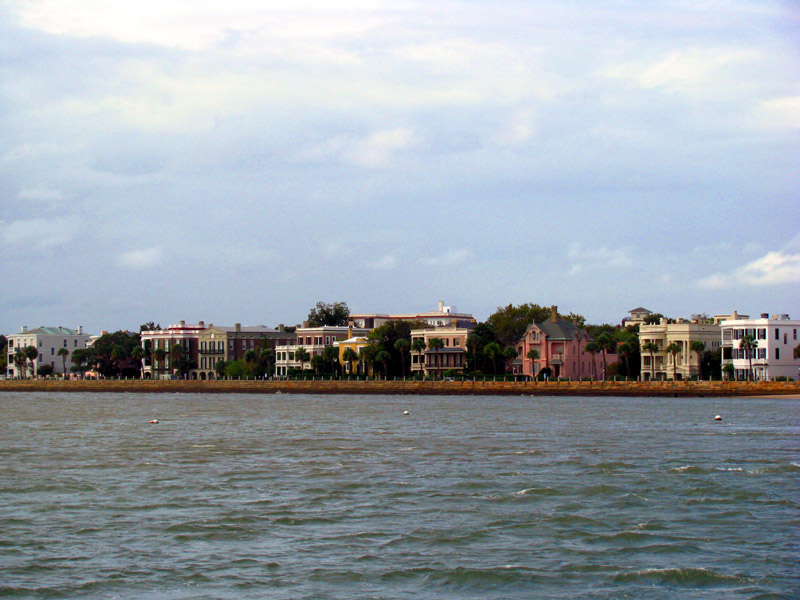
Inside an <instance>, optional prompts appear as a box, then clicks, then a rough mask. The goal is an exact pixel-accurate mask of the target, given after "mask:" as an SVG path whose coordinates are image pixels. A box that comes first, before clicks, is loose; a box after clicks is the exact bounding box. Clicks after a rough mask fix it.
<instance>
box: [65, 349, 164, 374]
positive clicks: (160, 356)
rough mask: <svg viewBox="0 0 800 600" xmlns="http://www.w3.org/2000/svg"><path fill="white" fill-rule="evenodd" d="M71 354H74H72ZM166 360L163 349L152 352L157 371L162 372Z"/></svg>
mask: <svg viewBox="0 0 800 600" xmlns="http://www.w3.org/2000/svg"><path fill="white" fill-rule="evenodd" d="M73 354H75V353H74V352H73ZM166 358H167V351H166V350H164V349H163V348H156V349H155V350H153V360H154V361H156V362H157V363H158V370H159V371H163V370H164V360H165V359H166Z"/></svg>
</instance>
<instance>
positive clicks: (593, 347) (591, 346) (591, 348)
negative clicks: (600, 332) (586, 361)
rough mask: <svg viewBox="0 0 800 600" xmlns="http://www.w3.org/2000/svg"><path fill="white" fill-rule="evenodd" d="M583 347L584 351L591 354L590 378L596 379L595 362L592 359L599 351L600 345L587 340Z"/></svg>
mask: <svg viewBox="0 0 800 600" xmlns="http://www.w3.org/2000/svg"><path fill="white" fill-rule="evenodd" d="M583 349H584V351H585V352H588V353H589V354H591V355H592V379H597V363H596V361H595V360H594V357H595V355H596V354H597V353H598V352H600V346H598V345H597V342H588V343H587V344H586V345H585V346H584V347H583Z"/></svg>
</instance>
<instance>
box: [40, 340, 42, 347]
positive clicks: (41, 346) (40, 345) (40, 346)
mask: <svg viewBox="0 0 800 600" xmlns="http://www.w3.org/2000/svg"><path fill="white" fill-rule="evenodd" d="M41 347H42V340H39V348H41Z"/></svg>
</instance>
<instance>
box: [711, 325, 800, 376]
mask: <svg viewBox="0 0 800 600" xmlns="http://www.w3.org/2000/svg"><path fill="white" fill-rule="evenodd" d="M720 329H721V330H722V365H723V367H724V366H725V365H726V364H732V365H733V369H734V372H733V376H734V378H735V379H737V380H741V379H749V377H750V362H751V360H752V365H753V378H754V379H756V380H763V381H770V380H774V379H775V378H776V377H789V378H790V379H794V380H797V379H798V377H800V359H797V358H794V349H795V348H796V347H797V345H798V344H800V339H798V333H800V321H798V320H797V319H795V320H792V319H790V318H789V315H772V316H769V315H768V314H762V315H761V318H760V319H736V320H729V321H722V322H721V323H720ZM746 335H752V336H753V338H755V341H756V342H757V344H758V346H757V348H756V349H755V350H754V351H753V355H752V357H748V356H747V351H745V350H744V349H742V348H740V347H739V345H740V343H741V340H742V338H744V336H746Z"/></svg>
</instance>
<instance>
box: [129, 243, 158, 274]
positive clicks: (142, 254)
mask: <svg viewBox="0 0 800 600" xmlns="http://www.w3.org/2000/svg"><path fill="white" fill-rule="evenodd" d="M163 255H164V252H163V251H162V250H161V248H159V247H157V246H156V247H153V248H145V249H144V250H131V251H130V252H124V253H122V254H120V255H119V256H117V263H118V264H119V265H120V266H123V267H127V268H129V269H146V268H149V267H154V266H156V265H158V264H159V263H160V262H161V259H162V257H163Z"/></svg>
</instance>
